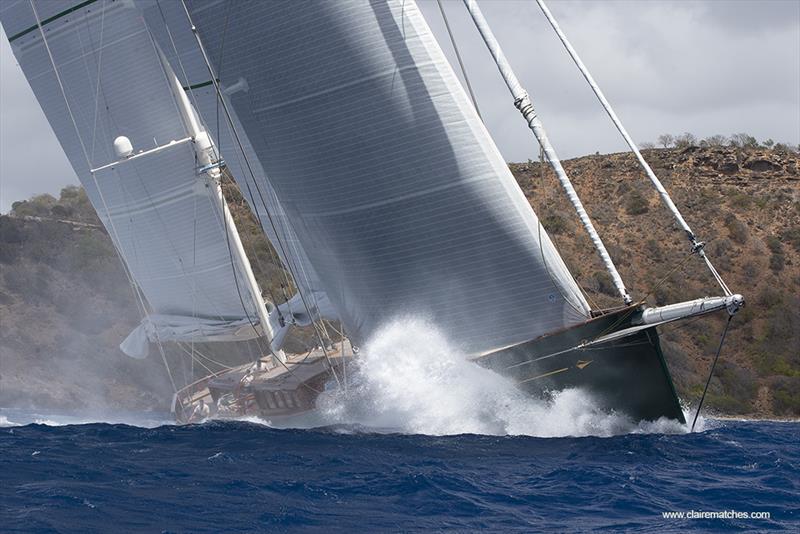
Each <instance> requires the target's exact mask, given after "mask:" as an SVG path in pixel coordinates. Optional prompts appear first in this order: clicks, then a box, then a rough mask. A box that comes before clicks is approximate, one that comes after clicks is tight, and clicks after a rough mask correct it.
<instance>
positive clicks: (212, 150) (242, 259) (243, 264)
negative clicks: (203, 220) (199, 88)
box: [159, 51, 286, 362]
mask: <svg viewBox="0 0 800 534" xmlns="http://www.w3.org/2000/svg"><path fill="white" fill-rule="evenodd" d="M159 59H160V60H161V65H162V67H163V69H164V74H165V75H166V76H167V78H168V80H169V84H170V88H171V89H172V92H173V94H174V95H175V100H176V102H177V105H178V110H179V111H180V114H181V117H182V118H183V122H184V125H185V126H186V130H187V133H188V134H189V136H190V137H191V138H192V143H193V144H194V149H195V154H196V156H197V163H198V165H199V169H198V172H199V173H203V174H204V175H205V176H206V183H207V185H208V186H209V187H211V188H213V190H214V193H215V198H216V200H217V201H218V202H219V208H220V212H221V214H222V217H223V225H224V226H225V231H226V232H227V236H228V240H229V243H230V245H231V253H232V255H233V257H234V259H235V261H236V263H238V265H239V267H240V268H241V271H242V272H243V274H244V277H245V282H246V285H247V290H248V292H249V293H250V294H251V296H252V298H253V300H254V303H255V308H256V313H257V314H258V320H259V323H260V324H261V330H262V332H263V335H264V336H265V337H266V338H267V341H268V342H269V341H272V338H273V337H274V332H273V330H272V323H271V322H270V320H269V316H268V314H267V310H266V304H265V302H264V299H263V297H262V295H261V289H260V288H259V286H258V281H256V277H255V275H254V274H253V269H252V267H251V266H250V261H249V260H248V259H247V254H246V253H245V250H244V246H243V245H242V240H241V238H240V237H239V232H238V231H237V229H236V223H235V222H234V220H233V216H232V215H231V212H230V210H229V209H228V203H227V202H226V201H225V196H224V194H223V193H222V184H221V179H222V171H221V170H220V168H221V166H222V165H223V162H222V160H220V159H219V156H218V151H217V149H216V146H215V145H214V141H213V140H212V139H211V136H210V135H209V133H208V132H206V131H205V130H203V128H202V127H201V126H200V123H199V121H198V120H197V115H196V114H195V112H194V110H193V108H192V105H191V103H190V102H189V97H188V96H187V95H186V91H185V90H184V89H183V87H182V86H181V83H180V81H179V80H178V77H177V76H176V75H175V73H174V72H173V71H172V68H171V67H170V65H169V63H168V62H167V60H166V58H165V57H164V55H163V54H162V53H161V52H160V51H159ZM270 350H271V349H270ZM275 356H276V357H278V358H279V359H280V360H281V361H283V362H285V361H286V356H285V354H284V353H283V351H282V350H279V351H277V353H275Z"/></svg>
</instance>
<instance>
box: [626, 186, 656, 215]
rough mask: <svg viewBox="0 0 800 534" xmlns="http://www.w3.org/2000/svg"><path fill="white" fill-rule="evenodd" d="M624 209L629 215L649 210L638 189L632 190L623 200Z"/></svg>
mask: <svg viewBox="0 0 800 534" xmlns="http://www.w3.org/2000/svg"><path fill="white" fill-rule="evenodd" d="M625 211H626V212H628V214H629V215H641V214H643V213H647V212H648V211H650V205H649V203H648V202H647V199H646V198H645V197H644V195H642V194H641V193H640V192H639V191H632V192H631V193H630V194H629V195H628V199H627V200H626V201H625Z"/></svg>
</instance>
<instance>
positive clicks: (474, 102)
mask: <svg viewBox="0 0 800 534" xmlns="http://www.w3.org/2000/svg"><path fill="white" fill-rule="evenodd" d="M436 3H437V4H439V11H440V12H441V13H442V19H443V20H444V27H445V28H447V35H448V36H449V37H450V43H451V44H452V45H453V51H454V52H455V53H456V59H457V60H458V66H459V67H460V68H461V74H462V76H464V82H466V85H467V91H469V97H470V99H471V100H472V105H473V106H474V107H475V112H476V113H477V114H478V118H479V119H480V120H481V121H483V117H482V116H481V110H480V109H479V108H478V99H477V98H475V92H474V91H473V90H472V84H471V83H470V82H469V76H467V69H466V68H465V67H464V62H463V61H462V60H461V53H460V52H459V51H458V45H457V44H456V40H455V38H454V37H453V32H452V30H451V29H450V21H448V20H447V13H445V10H444V5H442V0H436Z"/></svg>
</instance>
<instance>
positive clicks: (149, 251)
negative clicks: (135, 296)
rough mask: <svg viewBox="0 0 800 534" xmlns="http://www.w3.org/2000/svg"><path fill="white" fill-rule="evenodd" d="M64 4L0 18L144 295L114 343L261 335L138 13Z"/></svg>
mask: <svg viewBox="0 0 800 534" xmlns="http://www.w3.org/2000/svg"><path fill="white" fill-rule="evenodd" d="M74 4H76V5H74V6H70V5H65V3H63V2H46V1H42V0H35V1H34V2H33V3H31V2H29V0H20V1H17V2H4V3H3V4H2V6H0V21H1V22H2V23H3V26H4V28H5V30H6V32H7V34H8V35H9V40H10V41H11V44H12V47H13V50H14V54H15V55H16V57H17V59H18V61H19V63H20V65H21V67H22V70H23V72H24V73H25V76H26V77H27V79H28V81H29V83H30V84H31V87H32V88H33V91H34V93H35V94H36V97H37V99H38V101H39V103H40V105H41V106H42V108H43V110H44V112H45V115H46V116H47V119H48V121H49V122H50V124H51V126H52V127H53V130H54V131H55V133H56V135H57V137H58V139H59V141H60V143H61V145H62V147H63V148H64V150H65V152H66V154H67V156H68V158H69V160H70V162H71V164H72V166H73V168H74V169H75V171H76V174H77V175H78V177H79V178H80V180H81V182H82V184H83V186H84V188H85V189H86V192H87V194H88V196H89V198H90V200H91V201H92V204H93V205H94V206H95V208H96V210H97V212H98V214H99V216H100V219H101V220H102V222H103V224H104V225H105V226H106V228H107V229H108V231H109V235H110V236H111V238H112V240H113V242H114V245H115V246H116V247H117V249H118V251H119V252H120V255H121V256H122V258H123V259H124V262H125V265H126V267H127V269H128V271H129V273H130V275H131V276H132V278H133V280H134V281H135V283H136V286H137V287H138V288H139V290H140V291H141V295H142V296H143V297H144V300H145V301H146V306H145V308H146V310H145V311H146V313H147V314H148V315H147V317H146V318H145V320H144V321H143V324H142V326H141V327H140V328H139V329H137V330H136V331H135V332H134V333H133V334H132V335H131V336H130V337H129V339H128V340H126V342H125V343H124V344H123V348H124V349H125V350H126V351H127V352H129V353H130V354H131V355H136V356H143V355H144V354H146V347H147V345H146V340H147V339H148V338H149V339H150V340H156V339H159V340H166V339H170V340H184V341H189V340H194V341H223V340H224V341H230V340H238V339H250V338H253V337H256V336H258V335H261V333H262V331H263V328H264V325H261V326H258V323H259V307H260V306H263V302H262V300H261V296H260V295H259V294H257V290H253V289H252V287H250V286H248V284H247V276H248V272H247V271H248V270H249V267H248V266H247V265H246V258H235V254H233V253H232V250H231V244H230V243H229V237H230V235H229V234H228V233H227V231H228V230H229V228H228V226H229V224H230V221H229V220H226V217H225V214H224V205H223V204H221V202H220V198H219V197H218V195H217V193H216V191H215V184H214V183H213V181H212V180H210V179H209V177H208V176H207V175H206V174H203V173H199V172H198V162H197V159H196V158H197V151H196V149H195V147H194V146H193V145H194V143H193V142H192V141H191V139H188V140H187V137H188V136H190V134H189V133H188V132H187V128H186V125H185V123H184V118H182V115H181V111H180V107H179V105H178V102H176V98H175V93H174V91H173V90H172V89H171V87H170V80H169V79H168V76H167V74H168V73H167V72H166V71H165V69H164V68H163V65H162V63H161V59H160V53H159V50H158V47H157V45H156V44H155V43H154V41H153V39H152V38H151V35H150V33H149V32H148V28H147V27H146V24H145V22H144V20H143V18H142V16H141V13H140V11H139V10H138V9H137V8H136V7H135V6H134V5H133V4H132V3H131V2H128V1H125V2H121V1H118V2H111V1H103V0H99V1H96V2H74ZM34 7H35V11H34ZM37 15H38V16H37ZM40 28H41V30H42V31H43V32H44V35H45V37H46V42H45V41H44V40H43V38H42V31H40ZM53 64H55V66H56V68H57V72H56V71H54V69H53ZM120 135H123V136H126V137H127V138H129V139H130V141H131V143H132V146H133V147H134V155H135V156H136V157H133V158H130V159H129V160H126V161H121V162H120V163H118V164H115V162H117V161H118V160H119V159H120V157H119V155H118V154H116V153H115V152H114V150H113V149H112V141H113V140H114V139H115V138H117V136H120ZM172 141H177V142H175V143H172ZM139 151H144V152H146V153H145V154H142V155H138V152H139ZM148 151H150V152H148ZM92 169H100V170H96V172H92ZM250 276H252V275H250Z"/></svg>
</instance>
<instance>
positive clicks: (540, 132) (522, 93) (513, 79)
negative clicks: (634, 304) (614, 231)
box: [464, 0, 631, 304]
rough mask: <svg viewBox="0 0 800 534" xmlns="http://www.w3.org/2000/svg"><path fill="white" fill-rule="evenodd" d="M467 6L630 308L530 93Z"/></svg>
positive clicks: (468, 0) (474, 6)
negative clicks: (534, 107)
mask: <svg viewBox="0 0 800 534" xmlns="http://www.w3.org/2000/svg"><path fill="white" fill-rule="evenodd" d="M464 4H465V5H466V6H467V10H469V13H470V15H471V16H472V20H473V21H474V22H475V26H476V27H477V28H478V31H479V32H480V34H481V37H483V40H484V42H485V43H486V46H487V48H488V49H489V52H490V53H491V54H492V57H493V58H494V61H495V63H497V68H498V69H499V70H500V74H502V76H503V80H504V81H505V82H506V85H507V86H508V89H509V90H510V91H511V95H512V96H513V97H514V106H516V108H517V109H518V110H519V111H520V113H522V116H523V117H524V118H525V121H526V122H527V123H528V127H530V129H531V130H532V131H533V135H534V136H536V139H537V140H538V141H539V144H540V145H541V147H542V150H543V151H544V154H545V157H546V158H547V161H548V162H549V163H550V166H551V167H552V168H553V170H554V171H555V173H556V176H557V177H558V181H559V182H560V183H561V186H562V187H563V188H564V191H565V192H566V193H567V197H568V198H569V201H570V202H571V203H572V205H573V207H574V208H575V211H576V212H577V213H578V217H579V218H580V220H581V223H583V226H584V228H586V232H587V233H588V234H589V237H590V238H591V239H592V243H594V246H595V248H597V252H598V253H599V254H600V258H601V259H602V260H603V263H604V264H605V267H606V269H607V270H608V273H609V274H610V275H611V279H612V280H613V281H614V285H615V286H616V288H617V291H619V294H620V295H621V296H622V298H623V300H624V302H625V304H630V303H631V297H630V295H629V294H628V290H627V289H625V283H624V282H623V281H622V277H621V276H620V275H619V272H618V271H617V268H616V266H615V265H614V262H613V260H612V259H611V256H610V255H609V254H608V250H606V247H605V245H604V244H603V240H602V239H600V235H599V234H598V233H597V230H595V228H594V225H593V224H592V221H591V219H590V218H589V215H588V214H587V213H586V210H585V209H584V207H583V203H582V202H581V199H580V198H579V197H578V194H577V193H576V192H575V188H574V187H573V186H572V182H571V181H570V179H569V177H568V176H567V173H566V171H565V170H564V167H563V166H562V165H561V160H559V158H558V155H557V154H556V151H555V149H554V148H553V146H552V145H551V144H550V140H549V139H548V138H547V133H546V132H545V129H544V126H543V125H542V121H541V120H539V117H538V115H537V114H536V111H535V110H534V109H533V103H532V102H531V99H530V96H529V95H528V92H527V91H526V90H525V89H524V88H523V87H522V85H521V84H520V82H519V79H517V76H516V74H514V71H513V70H512V68H511V65H510V64H509V62H508V60H507V59H506V57H505V55H504V54H503V50H502V49H501V48H500V43H498V42H497V39H495V36H494V33H493V32H492V29H491V28H490V27H489V23H488V22H486V19H485V18H484V17H483V13H481V9H480V8H479V7H478V3H477V2H476V1H475V0H464Z"/></svg>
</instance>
